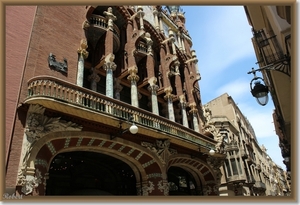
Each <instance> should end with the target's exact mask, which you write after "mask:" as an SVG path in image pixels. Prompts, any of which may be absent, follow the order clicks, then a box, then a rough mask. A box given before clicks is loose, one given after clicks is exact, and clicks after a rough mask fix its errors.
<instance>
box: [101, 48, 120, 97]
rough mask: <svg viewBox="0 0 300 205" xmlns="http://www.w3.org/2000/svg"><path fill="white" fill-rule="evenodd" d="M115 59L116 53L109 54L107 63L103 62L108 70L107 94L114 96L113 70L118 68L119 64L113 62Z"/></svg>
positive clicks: (106, 59)
mask: <svg viewBox="0 0 300 205" xmlns="http://www.w3.org/2000/svg"><path fill="white" fill-rule="evenodd" d="M114 59H115V56H114V54H112V53H111V54H109V55H107V56H106V57H105V63H104V64H103V69H104V70H105V71H106V96H108V97H111V98H113V97H114V91H113V84H114V79H113V71H115V70H116V68H117V65H116V64H115V63H114V62H113V60H114Z"/></svg>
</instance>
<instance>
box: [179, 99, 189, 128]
mask: <svg viewBox="0 0 300 205" xmlns="http://www.w3.org/2000/svg"><path fill="white" fill-rule="evenodd" d="M179 102H180V107H181V113H182V125H183V126H185V127H189V123H188V119H187V114H186V100H185V96H184V95H180V96H179Z"/></svg>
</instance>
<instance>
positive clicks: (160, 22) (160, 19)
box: [158, 14, 167, 35]
mask: <svg viewBox="0 0 300 205" xmlns="http://www.w3.org/2000/svg"><path fill="white" fill-rule="evenodd" d="M161 16H162V15H161V14H158V17H159V30H160V32H161V33H163V34H164V35H167V34H166V33H164V27H163V23H162V17H161Z"/></svg>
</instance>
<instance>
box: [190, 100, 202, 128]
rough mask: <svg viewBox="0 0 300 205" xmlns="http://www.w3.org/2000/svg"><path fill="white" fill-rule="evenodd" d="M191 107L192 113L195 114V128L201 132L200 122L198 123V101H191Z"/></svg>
mask: <svg viewBox="0 0 300 205" xmlns="http://www.w3.org/2000/svg"><path fill="white" fill-rule="evenodd" d="M190 108H191V110H190V113H192V115H193V125H194V130H195V131H196V132H199V131H200V130H199V123H198V118H197V112H198V110H197V108H196V103H191V104H190Z"/></svg>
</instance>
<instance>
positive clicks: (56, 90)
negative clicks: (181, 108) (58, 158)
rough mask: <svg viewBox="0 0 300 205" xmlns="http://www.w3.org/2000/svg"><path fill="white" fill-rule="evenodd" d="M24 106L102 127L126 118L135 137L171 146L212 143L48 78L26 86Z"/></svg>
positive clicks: (143, 112)
mask: <svg viewBox="0 0 300 205" xmlns="http://www.w3.org/2000/svg"><path fill="white" fill-rule="evenodd" d="M24 104H40V105H42V106H44V107H46V108H49V109H52V110H56V111H58V112H61V113H66V114H69V115H73V116H75V117H76V116H77V117H80V118H83V119H87V120H92V121H95V122H97V123H99V124H102V125H106V126H112V125H115V126H117V125H118V123H119V122H120V120H123V121H127V119H128V117H129V116H133V117H134V121H135V123H136V124H137V126H139V134H142V135H145V136H151V137H155V138H166V137H168V138H172V141H173V143H177V144H186V145H188V146H190V147H193V148H195V149H198V148H199V147H203V148H204V149H205V150H210V149H213V148H214V147H215V143H216V142H215V141H214V140H213V139H211V138H209V137H207V136H205V135H202V134H200V133H197V132H195V131H194V130H192V129H190V128H187V127H184V126H183V125H181V124H178V123H176V122H173V121H170V120H168V119H167V118H164V117H162V116H158V115H155V114H153V113H151V112H148V111H146V110H143V109H140V108H136V107H134V106H131V105H130V104H127V103H124V102H122V101H119V100H116V99H113V98H110V97H107V96H105V95H103V94H101V93H97V92H95V91H92V90H89V89H86V88H83V87H80V86H77V85H74V84H71V83H69V82H66V81H63V80H60V79H58V78H55V77H52V76H37V77H34V78H32V79H31V80H29V82H28V97H27V98H26V99H25V101H24Z"/></svg>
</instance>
